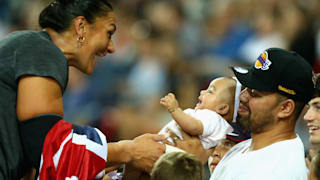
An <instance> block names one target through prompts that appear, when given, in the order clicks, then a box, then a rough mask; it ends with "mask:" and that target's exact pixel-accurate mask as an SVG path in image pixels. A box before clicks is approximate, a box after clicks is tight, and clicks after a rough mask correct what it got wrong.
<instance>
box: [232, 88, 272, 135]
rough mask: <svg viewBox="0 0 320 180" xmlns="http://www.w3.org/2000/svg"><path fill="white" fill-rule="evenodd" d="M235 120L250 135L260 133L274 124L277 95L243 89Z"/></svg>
mask: <svg viewBox="0 0 320 180" xmlns="http://www.w3.org/2000/svg"><path fill="white" fill-rule="evenodd" d="M239 99H240V106H239V109H238V118H237V120H238V121H239V122H240V124H241V125H242V126H243V128H245V129H247V130H249V131H250V132H251V133H261V132H264V131H266V130H267V129H269V128H271V127H272V125H273V124H274V122H275V121H274V120H275V118H274V115H275V112H274V109H275V108H276V106H277V105H278V100H277V94H276V93H272V92H262V91H258V90H255V89H250V88H245V89H244V90H242V91H241V93H240V95H239Z"/></svg>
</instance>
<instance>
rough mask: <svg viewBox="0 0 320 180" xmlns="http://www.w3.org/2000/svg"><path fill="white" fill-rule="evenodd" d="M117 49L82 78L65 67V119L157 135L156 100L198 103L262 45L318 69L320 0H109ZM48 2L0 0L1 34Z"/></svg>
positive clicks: (114, 134)
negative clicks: (203, 93) (168, 98)
mask: <svg viewBox="0 0 320 180" xmlns="http://www.w3.org/2000/svg"><path fill="white" fill-rule="evenodd" d="M110 2H111V3H112V4H113V6H114V8H115V12H116V15H117V17H116V19H117V32H116V34H115V39H114V41H115V46H116V53H115V54H113V55H108V56H107V57H105V58H103V59H101V61H99V62H98V64H97V67H96V70H95V73H93V75H91V76H85V75H83V74H82V73H80V72H78V71H77V70H75V69H73V68H70V78H69V84H68V89H67V91H66V92H65V94H64V109H65V117H64V118H65V120H67V121H69V122H72V123H75V124H90V125H93V126H96V127H99V129H101V130H102V132H104V133H105V134H106V135H107V138H108V141H117V140H119V139H132V138H133V137H136V136H137V135H140V134H143V133H147V132H151V133H157V132H158V131H159V130H160V129H161V127H163V125H164V124H166V123H167V122H169V121H170V116H169V113H167V111H166V110H165V108H163V107H162V106H160V104H159V100H160V98H161V97H162V96H163V95H165V94H167V93H168V92H174V93H175V94H176V96H177V99H178V100H179V102H180V106H181V107H182V108H190V107H191V108H192V107H194V106H195V104H196V103H197V101H198V99H197V98H196V97H197V96H198V95H197V94H198V92H199V91H200V89H204V88H206V87H207V85H208V83H209V82H210V81H211V80H212V79H213V78H215V77H219V76H231V75H232V74H231V70H230V69H229V66H231V65H241V66H246V65H249V64H251V63H252V62H254V61H255V59H256V58H257V57H258V56H259V53H261V52H262V51H263V50H265V49H266V48H269V47H280V48H284V49H289V50H294V51H296V52H298V53H299V54H301V55H302V56H303V57H304V58H306V59H307V60H308V61H309V63H310V64H311V65H312V66H313V67H314V70H315V72H319V70H320V69H319V67H320V66H319V61H318V60H319V57H320V21H319V19H320V18H319V17H320V1H319V0H281V1H277V0H259V1H258V0H241V1H237V0H174V1H172V0H130V1H128V0H111V1H110ZM48 3H50V1H49V0H10V1H9V0H1V1H0V39H1V38H3V37H4V36H5V35H6V34H8V33H10V32H12V31H15V30H21V29H39V26H38V19H37V18H38V15H39V12H40V11H41V10H42V9H43V7H45V6H46V5H47V4H48Z"/></svg>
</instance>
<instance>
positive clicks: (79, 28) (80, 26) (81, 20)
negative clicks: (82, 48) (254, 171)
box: [73, 16, 87, 38]
mask: <svg viewBox="0 0 320 180" xmlns="http://www.w3.org/2000/svg"><path fill="white" fill-rule="evenodd" d="M86 24H87V21H86V18H85V17H83V16H78V17H76V18H75V19H74V21H73V26H74V29H75V33H76V35H77V36H78V37H80V38H82V37H84V34H85V32H86V28H85V26H86Z"/></svg>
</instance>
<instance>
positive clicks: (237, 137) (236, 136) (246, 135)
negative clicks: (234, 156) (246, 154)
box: [226, 122, 251, 143]
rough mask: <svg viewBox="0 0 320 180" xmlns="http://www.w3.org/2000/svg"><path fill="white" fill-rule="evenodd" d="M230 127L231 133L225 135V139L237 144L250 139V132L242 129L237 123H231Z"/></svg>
mask: <svg viewBox="0 0 320 180" xmlns="http://www.w3.org/2000/svg"><path fill="white" fill-rule="evenodd" d="M230 125H231V127H232V128H233V131H232V132H231V133H228V134H227V137H226V138H227V139H229V140H231V141H233V142H237V143H238V142H242V141H245V140H247V139H250V138H251V135H250V132H249V131H247V130H245V129H243V128H242V127H241V125H240V124H239V123H238V122H232V123H230Z"/></svg>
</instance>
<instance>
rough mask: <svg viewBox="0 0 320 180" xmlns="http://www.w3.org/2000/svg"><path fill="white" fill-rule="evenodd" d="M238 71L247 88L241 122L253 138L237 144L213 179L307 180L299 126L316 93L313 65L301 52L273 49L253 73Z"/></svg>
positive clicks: (241, 105)
mask: <svg viewBox="0 0 320 180" xmlns="http://www.w3.org/2000/svg"><path fill="white" fill-rule="evenodd" d="M233 71H234V73H235V75H236V77H237V78H238V80H239V81H240V82H241V84H242V85H243V86H244V87H246V88H245V89H244V90H243V91H242V92H241V94H240V96H239V99H240V106H239V110H238V117H239V118H238V121H239V123H240V124H241V125H242V126H243V127H244V128H245V129H246V130H249V131H250V132H251V137H252V138H251V139H249V140H247V141H244V142H242V143H239V144H237V145H235V146H234V147H233V148H232V149H231V150H230V151H229V152H228V153H227V154H226V155H225V156H224V158H223V160H222V161H220V163H219V164H218V166H217V167H216V169H215V171H214V172H213V174H212V176H211V178H210V179H211V180H215V179H238V180H242V179H245V180H250V179H282V180H286V179H288V180H289V179H301V180H303V179H307V172H308V170H307V167H306V163H305V161H304V147H303V144H302V141H301V140H300V138H299V136H298V135H297V134H296V133H295V131H294V128H295V123H296V120H297V118H298V117H299V114H300V112H301V110H302V109H303V107H304V105H305V103H306V102H308V101H309V100H310V99H311V98H312V95H313V92H314V83H313V81H312V78H313V73H312V67H311V66H310V64H308V63H307V61H306V60H305V59H304V58H302V57H301V56H300V55H298V54H297V53H295V52H289V51H286V50H283V49H279V48H270V49H267V50H265V51H264V52H262V53H261V55H260V56H259V57H258V59H257V60H256V62H255V63H254V64H253V65H252V66H251V67H250V68H249V69H246V68H240V67H234V68H233ZM297 72H299V73H297ZM293 169H294V171H293Z"/></svg>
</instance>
